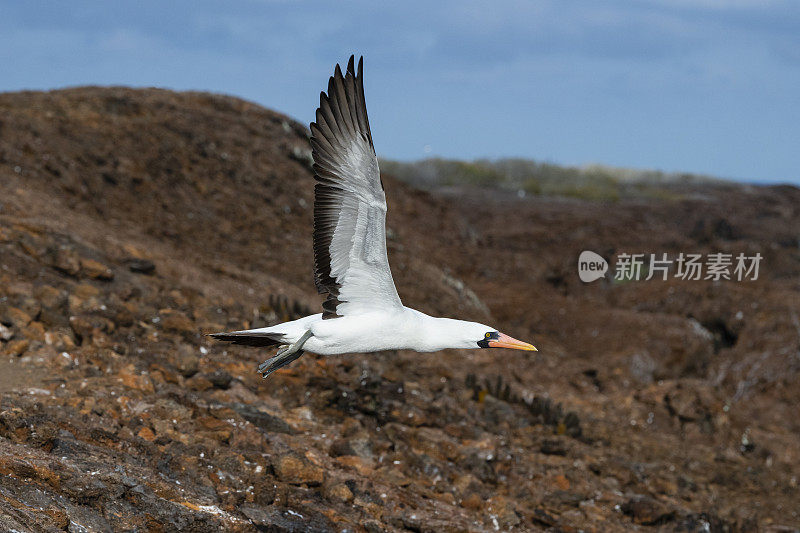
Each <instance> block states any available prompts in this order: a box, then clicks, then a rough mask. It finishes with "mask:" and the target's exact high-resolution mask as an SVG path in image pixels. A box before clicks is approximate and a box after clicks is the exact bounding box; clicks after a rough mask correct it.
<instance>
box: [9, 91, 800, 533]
mask: <svg viewBox="0 0 800 533" xmlns="http://www.w3.org/2000/svg"><path fill="white" fill-rule="evenodd" d="M377 141H378V144H380V140H379V139H378V140H377ZM309 155H310V152H309V149H308V143H307V139H306V129H305V127H304V126H302V125H299V124H297V123H295V122H294V121H292V120H291V119H289V118H288V117H285V116H283V115H280V114H278V113H275V112H272V111H269V110H266V109H263V108H260V107H258V106H256V105H254V104H251V103H247V102H243V101H241V100H237V99H234V98H229V97H223V96H212V95H207V94H200V93H172V92H168V91H159V90H131V89H124V88H80V89H71V90H65V91H55V92H49V93H39V92H26V93H13V94H2V95H0V324H1V325H0V355H1V356H2V357H0V394H1V395H2V397H1V398H0V451H1V452H2V453H0V474H2V477H0V511H1V512H0V525H2V529H3V530H18V531H56V530H71V531H83V530H87V531H121V530H140V531H141V530H152V531H176V530H178V531H218V530H229V531H345V530H347V531H384V530H389V531H402V530H406V529H408V530H413V531H496V530H517V531H529V530H539V529H541V530H547V529H552V530H558V531H577V530H596V531H614V530H620V531H621V530H627V529H630V528H631V527H634V526H637V527H641V528H648V527H654V528H666V529H674V530H684V531H708V530H711V531H738V530H753V529H762V530H766V531H790V530H792V528H797V527H800V514H798V513H800V508H798V505H797V502H798V501H800V487H798V483H799V482H798V479H800V467H799V466H798V465H800V420H798V418H797V416H796V414H795V413H796V407H797V405H798V403H800V390H798V388H797V386H796V384H797V381H798V375H799V374H800V319H799V318H798V315H799V314H800V246H799V243H798V236H799V235H800V191H798V190H797V189H795V188H792V187H749V186H734V185H719V184H687V185H686V186H685V188H684V189H682V190H681V191H679V192H680V194H675V195H669V196H668V197H645V198H627V197H626V198H623V199H620V200H618V201H616V202H599V201H592V200H588V199H579V198H578V199H576V198H571V199H564V198H558V197H548V196H540V195H538V196H537V195H534V196H530V195H529V196H528V197H527V198H524V199H520V198H518V197H517V196H516V195H515V194H513V193H506V192H502V191H487V190H473V189H452V188H451V189H448V190H438V191H437V190H434V191H427V192H423V191H420V190H416V189H414V188H412V187H410V186H408V185H405V184H404V183H402V182H399V181H397V180H394V179H392V177H391V176H385V178H384V181H385V184H386V189H387V196H388V201H389V219H388V226H389V256H390V261H391V263H392V268H393V273H394V277H395V280H396V282H397V285H398V290H399V292H400V295H401V297H402V298H403V300H404V303H406V304H407V305H410V306H413V307H417V308H420V309H422V310H424V311H426V312H430V313H437V314H447V315H450V316H457V317H461V318H473V319H477V320H481V321H483V322H488V323H491V324H494V325H496V326H497V327H498V328H499V329H501V330H503V331H506V332H508V333H509V334H511V335H513V336H515V337H518V338H522V339H526V340H532V341H533V342H534V344H536V345H537V346H538V347H539V349H540V352H538V353H537V354H534V355H531V354H529V353H523V352H507V351H500V350H475V351H455V350H454V351H448V352H442V353H434V354H416V353H410V352H408V353H407V352H397V353H395V352H390V353H382V354H370V355H360V354H355V355H352V356H345V357H338V358H328V359H325V358H320V357H316V356H313V355H307V356H304V357H303V358H301V359H300V360H298V361H297V362H296V363H295V364H293V365H292V366H290V367H289V368H286V369H282V370H280V371H278V372H276V373H275V374H274V375H273V376H272V377H271V378H270V379H269V380H266V381H265V380H262V379H261V378H260V376H259V375H258V374H256V373H255V368H256V366H257V364H258V363H259V362H260V361H261V360H263V359H265V358H266V357H268V356H269V354H268V353H266V352H264V351H262V350H258V349H248V348H239V347H231V346H227V345H224V344H220V343H215V342H212V341H210V340H209V339H208V337H206V336H204V333H207V332H211V331H219V330H225V329H234V328H235V329H239V328H243V327H251V326H254V325H260V324H266V323H270V322H272V321H278V320H285V319H287V318H290V317H294V316H299V315H302V314H306V313H310V312H316V311H317V309H318V307H319V305H320V297H319V296H317V295H316V292H315V290H314V287H313V282H312V276H311V264H312V258H311V243H310V231H311V205H312V202H313V200H312V191H313V178H312V176H311V172H310V169H309ZM585 249H590V250H594V251H596V252H598V253H600V254H602V255H604V256H606V257H609V258H611V257H613V256H615V255H617V254H620V253H648V254H649V253H668V254H670V255H677V253H679V252H685V253H703V254H708V253H712V252H728V253H734V254H737V253H739V252H744V253H747V254H754V253H756V252H758V253H761V254H762V256H763V257H764V259H763V262H762V265H761V272H760V277H759V279H758V280H757V281H751V282H737V281H720V282H712V281H682V280H677V279H674V278H673V279H670V280H669V281H661V280H650V281H630V282H627V283H620V282H611V281H608V280H603V281H598V282H596V283H594V284H592V285H585V284H583V283H582V282H580V281H579V279H578V277H577V273H576V262H577V256H578V254H579V253H580V252H581V251H582V250H585ZM81 528H83V529H81Z"/></svg>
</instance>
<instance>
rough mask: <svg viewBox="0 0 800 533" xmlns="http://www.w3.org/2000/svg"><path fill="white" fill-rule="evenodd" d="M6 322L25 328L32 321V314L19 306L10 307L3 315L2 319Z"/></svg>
mask: <svg viewBox="0 0 800 533" xmlns="http://www.w3.org/2000/svg"><path fill="white" fill-rule="evenodd" d="M0 322H3V323H4V324H9V325H11V326H13V327H15V328H23V327H25V326H27V325H28V324H30V322H31V315H29V314H28V313H26V312H25V311H23V310H22V309H19V308H18V307H9V308H7V309H6V310H5V312H4V313H3V315H2V320H0Z"/></svg>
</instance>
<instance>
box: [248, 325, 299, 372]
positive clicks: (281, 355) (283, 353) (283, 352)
mask: <svg viewBox="0 0 800 533" xmlns="http://www.w3.org/2000/svg"><path fill="white" fill-rule="evenodd" d="M309 338H311V332H310V331H306V332H305V333H304V334H303V336H302V337H300V339H299V340H298V341H297V342H295V343H293V344H287V345H285V346H281V347H280V349H279V350H278V352H277V353H276V354H275V357H273V358H271V359H267V360H266V361H264V362H263V363H261V364H260V365H258V373H259V374H261V376H262V377H264V378H266V377H267V376H269V375H270V374H272V373H273V372H275V371H276V370H278V369H279V368H283V367H284V366H286V365H288V364H289V363H291V362H292V361H294V360H295V359H298V358H299V357H300V356H301V355H303V354H304V353H305V352H304V351H303V349H302V348H303V344H305V342H306V341H307V340H308V339H309Z"/></svg>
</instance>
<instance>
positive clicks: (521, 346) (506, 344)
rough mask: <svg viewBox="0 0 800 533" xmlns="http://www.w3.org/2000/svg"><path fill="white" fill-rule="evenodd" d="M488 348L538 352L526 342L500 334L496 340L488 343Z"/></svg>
mask: <svg viewBox="0 0 800 533" xmlns="http://www.w3.org/2000/svg"><path fill="white" fill-rule="evenodd" d="M489 348H511V349H512V350H527V351H529V352H538V351H539V350H537V349H536V346H533V345H532V344H528V343H527V342H522V341H518V340H517V339H515V338H513V337H509V336H508V335H506V334H505V333H501V334H500V335H499V336H498V337H497V338H496V339H494V340H491V341H489Z"/></svg>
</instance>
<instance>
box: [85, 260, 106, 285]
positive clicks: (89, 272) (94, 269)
mask: <svg viewBox="0 0 800 533" xmlns="http://www.w3.org/2000/svg"><path fill="white" fill-rule="evenodd" d="M80 262H81V272H82V273H83V274H84V275H85V276H87V277H89V278H92V279H97V280H100V281H111V280H113V279H114V271H113V270H111V269H110V268H109V267H107V266H106V265H104V264H103V263H101V262H99V261H95V260H94V259H86V258H81V260H80Z"/></svg>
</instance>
